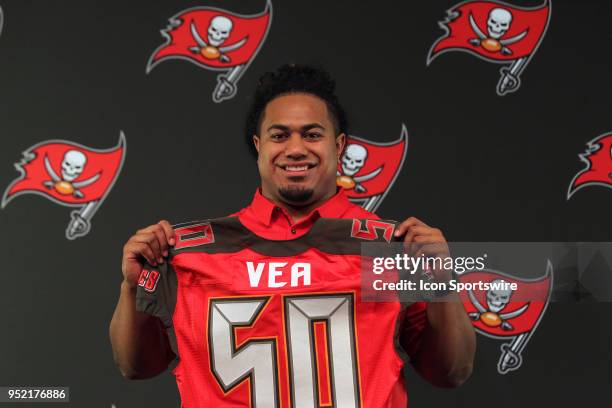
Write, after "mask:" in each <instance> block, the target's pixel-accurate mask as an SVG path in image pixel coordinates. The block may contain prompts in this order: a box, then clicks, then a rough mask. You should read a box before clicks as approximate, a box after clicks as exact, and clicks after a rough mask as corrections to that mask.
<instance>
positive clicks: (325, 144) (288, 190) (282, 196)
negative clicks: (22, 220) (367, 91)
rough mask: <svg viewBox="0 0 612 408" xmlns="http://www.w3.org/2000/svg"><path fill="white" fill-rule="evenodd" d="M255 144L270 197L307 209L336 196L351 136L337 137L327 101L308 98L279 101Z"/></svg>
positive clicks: (269, 107) (265, 119)
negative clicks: (342, 157) (339, 171)
mask: <svg viewBox="0 0 612 408" xmlns="http://www.w3.org/2000/svg"><path fill="white" fill-rule="evenodd" d="M253 141H254V143H255V147H256V148H257V151H258V152H259V157H258V159H257V165H258V167H259V174H260V176H261V187H262V192H263V194H264V196H266V197H268V198H271V199H273V200H274V201H283V202H285V203H287V204H289V205H293V206H299V207H303V206H308V205H311V204H314V203H318V202H322V201H324V200H326V199H327V198H329V197H331V196H332V195H333V194H334V193H335V192H336V166H337V163H338V159H339V157H340V154H341V152H342V148H343V147H344V143H345V135H344V134H341V135H337V134H336V126H335V125H334V122H333V120H332V117H330V113H329V111H328V109H327V105H326V103H325V101H324V100H323V99H321V98H319V97H317V96H315V95H312V94H307V93H292V94H287V95H282V96H279V97H277V98H275V99H273V100H272V101H270V102H269V103H268V105H267V106H266V109H265V111H264V114H263V120H262V121H261V125H260V127H259V136H254V137H253Z"/></svg>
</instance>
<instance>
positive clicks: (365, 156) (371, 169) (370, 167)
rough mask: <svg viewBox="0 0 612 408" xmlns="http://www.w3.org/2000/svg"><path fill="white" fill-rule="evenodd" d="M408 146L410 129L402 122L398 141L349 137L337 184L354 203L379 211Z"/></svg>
mask: <svg viewBox="0 0 612 408" xmlns="http://www.w3.org/2000/svg"><path fill="white" fill-rule="evenodd" d="M407 149H408V131H407V130H406V126H404V125H402V132H401V134H400V137H399V139H398V140H396V141H393V142H390V143H375V142H371V141H368V140H365V139H361V138H359V137H355V136H349V137H348V138H347V141H346V148H345V149H344V153H343V154H342V158H341V161H340V163H339V164H338V170H337V172H336V184H337V185H338V186H339V187H342V188H343V189H345V190H348V191H347V195H348V198H349V200H350V201H351V202H353V203H355V204H358V205H361V206H362V207H363V208H365V209H366V210H368V211H372V212H374V211H376V209H377V208H378V206H379V205H380V203H381V202H382V200H383V199H384V198H385V196H386V195H387V193H388V192H389V190H390V189H391V186H392V185H393V183H394V182H395V179H396V178H397V176H398V174H399V171H400V169H401V168H402V166H403V164H404V159H405V158H406V152H407Z"/></svg>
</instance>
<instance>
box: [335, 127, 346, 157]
mask: <svg viewBox="0 0 612 408" xmlns="http://www.w3.org/2000/svg"><path fill="white" fill-rule="evenodd" d="M344 146H346V135H345V134H344V133H340V134H339V135H338V136H336V151H337V154H338V157H337V159H338V162H340V158H341V157H342V152H344Z"/></svg>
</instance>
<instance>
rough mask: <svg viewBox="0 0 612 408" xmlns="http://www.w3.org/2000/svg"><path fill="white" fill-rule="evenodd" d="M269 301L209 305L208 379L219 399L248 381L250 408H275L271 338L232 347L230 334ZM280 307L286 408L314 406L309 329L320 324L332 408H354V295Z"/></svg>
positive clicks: (300, 298) (294, 299)
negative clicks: (214, 382) (213, 382)
mask: <svg viewBox="0 0 612 408" xmlns="http://www.w3.org/2000/svg"><path fill="white" fill-rule="evenodd" d="M270 298H271V297H267V296H266V297H257V298H225V299H212V300H211V301H210V308H209V316H208V324H209V329H208V343H209V351H210V361H211V369H212V371H213V374H214V376H215V378H216V379H217V382H218V383H219V385H220V386H221V388H222V389H223V391H224V392H225V393H228V392H230V391H231V390H232V389H233V388H235V387H236V386H238V385H239V384H240V383H242V382H243V381H244V380H245V379H247V378H249V379H250V393H251V406H252V407H254V408H278V407H279V406H280V402H279V399H280V397H279V385H278V384H279V381H278V375H277V373H278V362H277V359H276V353H277V344H276V338H274V337H273V336H271V337H270V338H266V339H253V340H248V341H246V342H244V343H243V344H242V345H241V346H240V347H236V346H235V345H236V341H235V330H234V329H235V328H236V327H241V326H242V327H244V326H252V325H253V324H254V323H255V322H256V320H257V318H258V317H259V316H260V315H261V314H262V312H263V310H264V307H265V305H266V304H267V302H268V301H269V300H270ZM283 307H284V314H285V325H284V329H285V338H286V339H287V361H288V365H289V387H290V392H291V402H292V404H291V406H292V407H294V408H317V407H318V406H319V395H318V394H319V391H318V381H317V368H316V347H315V340H314V323H316V322H325V323H326V325H325V326H326V330H327V332H326V334H327V336H326V337H327V350H328V355H327V356H326V357H327V359H328V361H329V379H330V385H331V389H330V391H331V397H332V406H333V407H334V408H357V407H360V406H361V398H360V386H359V375H358V373H359V369H358V366H357V365H358V363H357V347H356V340H355V339H356V336H355V317H354V316H355V314H354V295H353V294H352V293H342V294H318V295H310V294H309V295H297V296H283Z"/></svg>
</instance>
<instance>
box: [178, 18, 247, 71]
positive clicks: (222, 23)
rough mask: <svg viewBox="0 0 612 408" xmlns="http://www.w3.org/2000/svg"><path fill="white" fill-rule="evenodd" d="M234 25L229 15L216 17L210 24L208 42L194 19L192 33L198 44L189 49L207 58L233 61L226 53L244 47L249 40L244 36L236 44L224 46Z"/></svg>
mask: <svg viewBox="0 0 612 408" xmlns="http://www.w3.org/2000/svg"><path fill="white" fill-rule="evenodd" d="M233 27H234V23H233V22H232V20H230V19H229V18H228V17H225V16H217V17H214V18H213V19H212V20H211V21H210V25H209V26H208V42H206V41H204V39H203V38H202V36H201V35H200V33H199V32H198V29H197V28H196V26H195V24H194V22H193V21H192V22H191V24H190V29H191V35H193V39H194V40H195V42H196V43H197V44H198V45H197V46H194V47H191V48H189V51H191V52H193V53H195V54H197V53H199V54H200V55H202V57H204V58H206V59H210V60H214V59H218V60H219V61H221V62H231V59H230V57H229V56H227V55H226V54H227V53H228V52H230V51H234V50H237V49H238V48H240V47H242V46H243V45H244V44H245V43H246V41H247V39H246V38H243V39H242V40H240V41H238V42H237V43H235V44H231V45H227V46H223V47H222V46H221V45H223V43H225V41H226V40H227V39H228V38H229V36H230V34H231V32H232V29H233Z"/></svg>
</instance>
